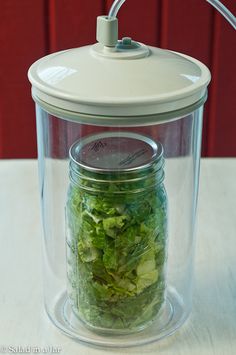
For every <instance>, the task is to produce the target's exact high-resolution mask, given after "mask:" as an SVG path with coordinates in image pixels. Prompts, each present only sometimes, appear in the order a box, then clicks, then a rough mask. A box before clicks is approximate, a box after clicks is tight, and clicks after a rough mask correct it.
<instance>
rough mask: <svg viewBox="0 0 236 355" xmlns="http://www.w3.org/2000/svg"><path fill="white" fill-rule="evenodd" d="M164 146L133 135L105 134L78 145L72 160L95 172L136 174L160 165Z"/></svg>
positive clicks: (138, 135) (121, 133)
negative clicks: (155, 164) (157, 163)
mask: <svg viewBox="0 0 236 355" xmlns="http://www.w3.org/2000/svg"><path fill="white" fill-rule="evenodd" d="M162 156H163V147H162V145H161V143H159V142H155V141H154V140H152V139H151V138H149V137H146V136H144V135H141V134H136V133H132V132H105V133H101V134H96V135H90V136H87V137H85V138H82V139H81V140H79V141H77V142H75V143H74V144H73V145H72V147H71V149H70V159H71V160H72V161H73V162H74V163H76V164H78V166H80V167H82V168H84V169H86V170H88V171H92V172H96V173H99V172H100V173H103V172H104V173H105V172H120V171H122V172H134V171H136V170H140V169H145V168H148V167H150V166H152V165H153V164H154V163H155V162H158V161H159V160H160V159H161V158H162Z"/></svg>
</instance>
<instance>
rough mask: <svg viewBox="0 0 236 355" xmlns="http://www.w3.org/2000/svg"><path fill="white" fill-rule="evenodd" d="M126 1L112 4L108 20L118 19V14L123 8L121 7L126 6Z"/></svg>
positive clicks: (121, 0)
mask: <svg viewBox="0 0 236 355" xmlns="http://www.w3.org/2000/svg"><path fill="white" fill-rule="evenodd" d="M124 2H125V0H115V1H114V2H113V4H112V7H111V9H110V11H109V14H108V18H113V17H117V14H118V12H119V10H120V8H121V6H122V5H123V4H124Z"/></svg>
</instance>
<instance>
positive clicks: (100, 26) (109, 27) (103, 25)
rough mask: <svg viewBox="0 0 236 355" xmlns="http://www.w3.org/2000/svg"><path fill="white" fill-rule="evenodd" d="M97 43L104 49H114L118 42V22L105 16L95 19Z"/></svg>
mask: <svg viewBox="0 0 236 355" xmlns="http://www.w3.org/2000/svg"><path fill="white" fill-rule="evenodd" d="M97 41H98V42H99V43H101V44H102V45H104V46H105V47H115V46H116V44H117V41H118V20H117V18H115V17H113V18H108V17H107V16H98V18H97Z"/></svg>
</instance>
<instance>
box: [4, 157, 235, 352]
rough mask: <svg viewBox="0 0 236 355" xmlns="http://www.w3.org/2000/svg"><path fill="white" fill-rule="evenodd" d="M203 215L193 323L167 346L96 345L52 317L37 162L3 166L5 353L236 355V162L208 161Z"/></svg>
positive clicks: (204, 172)
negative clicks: (46, 294)
mask: <svg viewBox="0 0 236 355" xmlns="http://www.w3.org/2000/svg"><path fill="white" fill-rule="evenodd" d="M198 216H199V218H198V231H197V234H198V242H197V251H196V252H197V254H196V278H195V279H196V281H195V293H194V307H193V312H192V316H191V318H190V319H189V320H188V322H187V323H186V324H185V325H184V326H183V327H182V328H181V329H180V330H179V331H178V332H177V333H176V334H175V335H173V336H172V337H169V338H168V339H166V340H164V341H162V342H161V343H153V344H150V345H146V346H143V347H138V348H130V349H118V350H116V349H102V348H94V347H88V346H86V345H84V344H81V343H76V342H75V341H73V340H71V339H69V338H67V337H66V336H64V335H63V334H61V333H60V332H59V331H58V330H57V329H56V328H55V327H54V326H53V325H52V324H51V323H50V322H49V320H48V319H47V316H46V314H45V312H44V308H43V295H42V273H41V271H42V270H41V269H42V268H41V265H42V260H41V238H42V230H41V225H40V213H39V197H38V180H37V163H36V161H30V160H29V161H24V160H23V161H16V160H13V161H1V162H0V242H1V244H0V282H1V284H0V353H1V352H4V351H5V353H15V354H16V353H17V354H20V353H21V352H20V351H21V348H20V346H22V347H23V346H30V347H39V348H41V349H39V350H41V353H43V351H44V353H45V351H51V350H52V348H48V347H54V350H57V349H56V348H60V349H61V352H60V354H63V355H64V354H65V355H75V354H76V355H83V354H86V355H91V354H94V355H96V354H113V353H114V354H136V355H137V354H163V355H165V354H169V355H172V354H173V355H205V354H206V355H213V354H214V355H236V159H214V160H213V159H210V160H203V161H202V170H201V184H200V200H199V214H198ZM17 347H19V348H18V350H17V349H16V348H17ZM15 350H17V352H15ZM31 350H32V349H31ZM31 353H32V352H31Z"/></svg>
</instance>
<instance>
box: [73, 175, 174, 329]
mask: <svg viewBox="0 0 236 355" xmlns="http://www.w3.org/2000/svg"><path fill="white" fill-rule="evenodd" d="M145 183H146V182H145ZM88 184H89V180H88V181H86V185H87V186H88ZM91 184H93V186H92V187H93V188H94V181H93V182H92V183H91ZM95 187H96V188H97V190H99V183H97V186H95ZM108 187H109V188H107V191H106V192H104V191H101V192H99V193H98V192H96V194H95V193H93V192H91V191H90V190H89V189H88V190H85V189H82V188H81V187H79V186H77V185H75V184H71V185H70V189H69V192H68V202H67V208H66V210H67V227H68V236H67V246H68V252H67V270H68V290H69V291H68V293H69V297H70V299H71V303H72V307H73V309H74V312H75V313H76V314H77V315H78V316H79V317H80V318H81V319H82V320H84V321H85V323H87V324H88V325H90V326H93V327H99V328H104V329H106V328H109V329H120V330H124V329H128V330H135V329H139V328H142V327H143V326H144V325H145V324H148V323H149V322H150V321H152V320H153V319H154V318H155V316H156V315H157V314H158V312H159V310H160V308H161V306H162V305H163V302H164V295H165V264H166V249H167V248H166V242H167V198H166V193H165V188H164V186H163V184H159V185H156V186H155V187H154V188H152V189H148V190H147V191H146V192H142V193H132V192H131V191H130V186H129V188H127V191H125V189H124V185H122V186H119V183H118V182H116V181H114V183H112V184H110V185H109V186H108ZM134 187H135V186H132V188H134ZM138 187H139V186H138ZM138 187H137V188H138ZM117 191H124V192H125V193H122V194H117V193H114V192H117Z"/></svg>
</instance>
